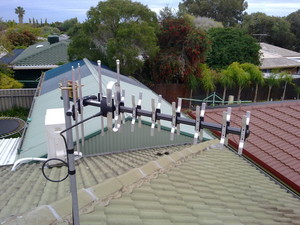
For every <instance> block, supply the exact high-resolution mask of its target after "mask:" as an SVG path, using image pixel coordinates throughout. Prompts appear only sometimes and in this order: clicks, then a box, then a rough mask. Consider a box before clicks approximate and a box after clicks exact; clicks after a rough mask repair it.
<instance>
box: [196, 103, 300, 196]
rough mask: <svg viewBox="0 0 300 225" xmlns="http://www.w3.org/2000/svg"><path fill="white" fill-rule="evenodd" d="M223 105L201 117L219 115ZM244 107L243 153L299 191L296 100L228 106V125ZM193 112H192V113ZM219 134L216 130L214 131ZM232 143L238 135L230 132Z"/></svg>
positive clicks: (298, 105) (298, 107)
mask: <svg viewBox="0 0 300 225" xmlns="http://www.w3.org/2000/svg"><path fill="white" fill-rule="evenodd" d="M223 111H226V109H225V108H224V107H220V108H213V109H208V110H206V112H205V121H207V122H216V121H220V119H222V113H223ZM246 111H251V118H250V130H251V134H250V137H249V138H248V140H247V144H246V146H245V149H244V155H245V156H246V157H247V158H248V159H249V160H251V161H252V162H254V163H255V164H257V165H258V166H260V167H261V168H263V169H264V170H265V171H266V172H267V173H268V174H269V175H270V176H274V177H276V178H277V179H278V180H279V181H280V182H282V183H284V184H285V185H286V186H288V187H289V188H290V189H292V190H293V191H294V192H296V193H297V194H298V195H299V194H300V147H299V146H300V132H299V130H300V119H299V115H300V101H299V100H291V101H279V102H265V103H253V104H245V105H236V106H232V117H231V118H232V119H231V124H232V126H236V125H238V124H240V121H241V117H242V115H244V113H245V112H246ZM193 115H195V113H193ZM217 135H219V133H217ZM229 139H230V144H231V145H233V146H234V147H236V146H237V145H238V139H237V138H236V137H234V136H230V137H229Z"/></svg>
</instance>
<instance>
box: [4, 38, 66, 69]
mask: <svg viewBox="0 0 300 225" xmlns="http://www.w3.org/2000/svg"><path fill="white" fill-rule="evenodd" d="M69 43H70V41H69V40H64V41H59V42H57V43H54V44H52V45H50V43H49V42H48V41H45V42H40V43H37V44H34V45H31V46H29V47H28V48H27V49H25V50H24V51H23V52H22V53H21V54H20V55H19V56H18V57H17V58H15V59H14V60H13V61H12V62H11V63H10V64H12V65H14V66H41V65H57V64H58V63H67V62H68V61H69V60H68V51H67V49H68V45H69Z"/></svg>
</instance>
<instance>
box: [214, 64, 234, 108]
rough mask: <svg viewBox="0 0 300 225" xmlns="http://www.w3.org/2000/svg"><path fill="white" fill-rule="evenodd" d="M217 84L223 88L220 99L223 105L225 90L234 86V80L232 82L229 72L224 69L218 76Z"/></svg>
mask: <svg viewBox="0 0 300 225" xmlns="http://www.w3.org/2000/svg"><path fill="white" fill-rule="evenodd" d="M218 82H219V83H220V84H221V86H222V87H223V97H222V99H223V103H224V101H225V98H226V92H227V88H232V87H233V86H234V80H233V77H232V74H231V72H230V71H228V70H226V69H224V70H222V72H221V73H220V74H219V77H218Z"/></svg>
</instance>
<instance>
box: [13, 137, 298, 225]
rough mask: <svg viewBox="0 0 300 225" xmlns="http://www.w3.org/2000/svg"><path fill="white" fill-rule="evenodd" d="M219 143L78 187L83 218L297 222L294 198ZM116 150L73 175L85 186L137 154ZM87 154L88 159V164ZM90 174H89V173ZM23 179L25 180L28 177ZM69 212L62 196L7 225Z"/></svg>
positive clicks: (67, 215)
mask: <svg viewBox="0 0 300 225" xmlns="http://www.w3.org/2000/svg"><path fill="white" fill-rule="evenodd" d="M218 142H219V141H218V140H213V141H208V142H205V143H202V144H199V145H196V146H190V147H188V148H185V149H183V150H181V151H176V152H174V153H172V154H169V155H165V154H163V156H161V157H159V158H156V159H154V161H150V162H148V163H146V162H145V161H144V162H145V163H144V165H141V166H138V168H133V169H131V170H129V171H127V172H125V171H124V173H123V172H121V171H120V172H119V173H118V175H117V176H113V177H111V176H109V177H110V178H108V179H106V180H105V181H103V182H101V183H99V184H97V185H94V186H90V187H89V188H87V189H82V190H80V191H79V192H78V197H79V207H80V210H81V213H80V214H81V215H80V221H81V224H89V225H93V224H130V225H131V224H299V223H300V201H299V199H298V198H296V197H294V196H293V195H291V194H290V193H288V192H287V191H286V190H285V189H282V188H281V186H279V185H278V184H276V183H275V182H274V181H273V180H271V179H270V178H269V177H267V176H266V175H265V174H263V173H261V172H260V171H259V170H258V169H257V168H255V167H254V166H253V165H251V164H249V162H248V161H245V160H244V159H243V158H242V157H240V156H238V155H236V154H235V153H233V152H231V151H229V150H228V149H226V148H220V147H219V145H218ZM141 152H143V153H145V152H148V153H151V152H152V150H150V151H147V150H144V151H141ZM122 155H123V153H122V154H119V155H118V156H120V158H115V157H113V156H114V154H111V155H108V156H107V157H112V158H111V163H109V164H105V163H98V162H97V161H96V160H95V159H94V157H90V158H85V162H83V161H81V162H80V163H79V165H77V168H78V172H77V177H79V179H81V178H82V177H85V178H86V179H87V180H90V181H93V182H92V183H89V184H88V185H87V186H89V185H93V184H94V183H95V182H94V180H95V179H96V178H97V177H99V176H101V175H100V174H101V173H98V171H102V174H105V173H107V174H109V171H106V170H105V169H106V168H107V167H106V166H111V167H112V168H115V169H116V170H117V168H119V165H120V163H121V164H126V163H128V162H130V161H132V158H135V157H136V155H131V157H130V158H126V157H124V158H123V157H122ZM89 160H93V162H94V165H93V164H88V163H87V162H88V161H89ZM92 165H93V166H92ZM53 172H55V171H53ZM91 172H92V173H93V174H94V176H89V174H90V173H91ZM32 176H36V175H32ZM27 183H28V184H27ZM27 183H26V184H25V185H24V186H27V185H29V183H30V181H28V182H27ZM24 191H25V190H24ZM55 193H56V190H55V189H53V194H55ZM24 200H25V199H24ZM22 202H23V201H22ZM70 215H71V197H70V196H68V197H66V198H63V199H60V200H58V201H56V202H53V203H51V204H50V205H48V206H46V205H44V206H42V205H40V206H39V207H38V208H36V209H34V210H33V211H30V212H28V213H25V214H23V215H22V216H19V217H11V218H10V219H8V220H7V224H17V223H18V222H22V224H31V225H34V224H39V225H42V224H50V223H53V222H55V221H56V222H59V221H61V222H62V221H66V219H69V220H70ZM9 220H11V221H9Z"/></svg>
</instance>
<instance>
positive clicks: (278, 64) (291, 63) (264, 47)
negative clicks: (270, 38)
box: [260, 43, 300, 69]
mask: <svg viewBox="0 0 300 225" xmlns="http://www.w3.org/2000/svg"><path fill="white" fill-rule="evenodd" d="M260 46H261V50H260V52H261V53H262V57H261V62H262V64H261V66H260V68H261V69H274V68H290V67H292V68H293V67H300V62H297V61H295V60H293V59H291V58H288V57H300V53H299V52H294V51H290V50H288V49H284V48H280V47H277V46H274V45H270V44H266V43H260Z"/></svg>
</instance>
